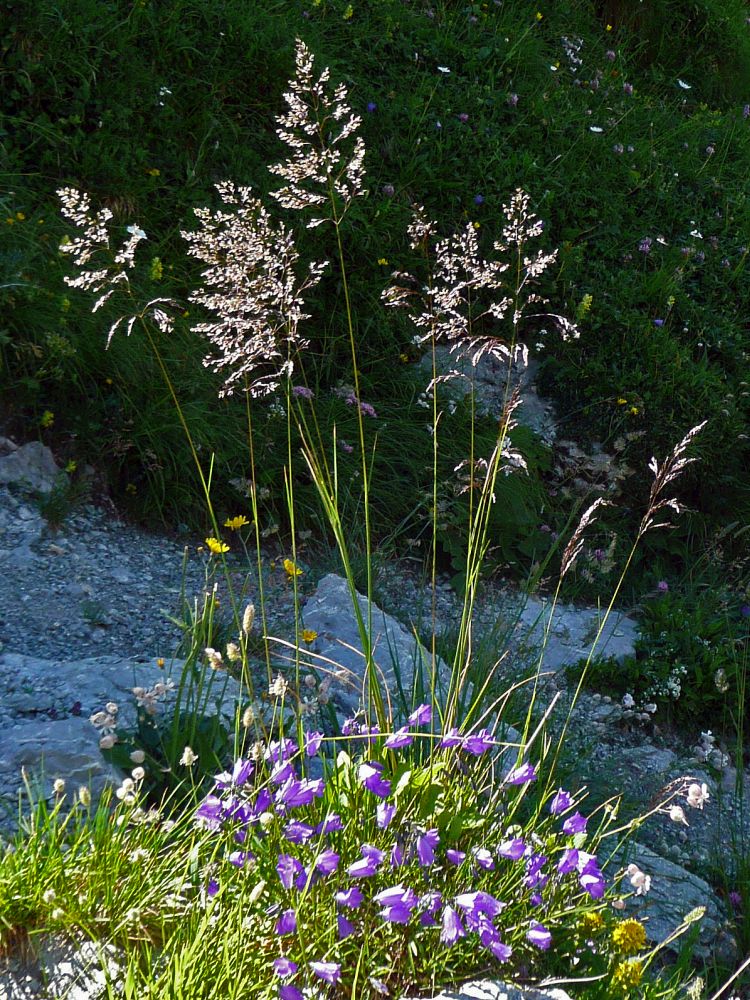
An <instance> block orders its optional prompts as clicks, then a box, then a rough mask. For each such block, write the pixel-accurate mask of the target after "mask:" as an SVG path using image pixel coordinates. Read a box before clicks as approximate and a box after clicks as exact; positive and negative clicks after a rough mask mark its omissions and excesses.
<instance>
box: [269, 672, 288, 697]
mask: <svg viewBox="0 0 750 1000" xmlns="http://www.w3.org/2000/svg"><path fill="white" fill-rule="evenodd" d="M288 687H289V685H288V684H287V682H286V681H285V680H284V678H283V677H282V676H281V674H278V675H277V676H276V679H275V680H274V681H273V683H272V684H271V686H270V687H269V689H268V693H269V694H270V695H271V697H272V698H283V697H284V695H285V694H286V692H287V688H288Z"/></svg>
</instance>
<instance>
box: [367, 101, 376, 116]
mask: <svg viewBox="0 0 750 1000" xmlns="http://www.w3.org/2000/svg"><path fill="white" fill-rule="evenodd" d="M367 110H368V111H369V112H370V114H372V113H373V111H377V110H378V106H377V104H376V103H375V101H368V102H367Z"/></svg>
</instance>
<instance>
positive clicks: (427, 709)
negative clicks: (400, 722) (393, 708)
mask: <svg viewBox="0 0 750 1000" xmlns="http://www.w3.org/2000/svg"><path fill="white" fill-rule="evenodd" d="M406 721H407V722H408V723H409V725H410V726H429V724H430V723H431V722H432V705H427V704H424V705H419V706H418V707H417V708H415V709H414V711H413V712H412V713H411V715H410V716H409V718H408V719H407V720H406Z"/></svg>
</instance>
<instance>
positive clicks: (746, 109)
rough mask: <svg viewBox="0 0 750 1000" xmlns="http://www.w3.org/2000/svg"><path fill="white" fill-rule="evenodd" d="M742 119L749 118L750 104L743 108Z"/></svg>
mask: <svg viewBox="0 0 750 1000" xmlns="http://www.w3.org/2000/svg"><path fill="white" fill-rule="evenodd" d="M742 117H743V118H750V104H746V105H745V107H744V108H743V109H742Z"/></svg>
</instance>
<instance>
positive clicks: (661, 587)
mask: <svg viewBox="0 0 750 1000" xmlns="http://www.w3.org/2000/svg"><path fill="white" fill-rule="evenodd" d="M656 589H657V590H658V591H659V593H660V594H668V593H669V584H668V583H667V581H666V580H659V582H658V583H657V585H656Z"/></svg>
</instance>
